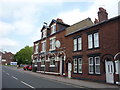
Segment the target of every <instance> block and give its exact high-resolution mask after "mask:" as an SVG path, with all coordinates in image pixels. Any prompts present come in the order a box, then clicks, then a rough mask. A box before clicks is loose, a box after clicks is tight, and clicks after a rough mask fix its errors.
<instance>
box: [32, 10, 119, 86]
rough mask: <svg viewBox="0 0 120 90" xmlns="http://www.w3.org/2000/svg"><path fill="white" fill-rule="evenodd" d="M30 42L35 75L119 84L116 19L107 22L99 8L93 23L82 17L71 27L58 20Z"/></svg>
mask: <svg viewBox="0 0 120 90" xmlns="http://www.w3.org/2000/svg"><path fill="white" fill-rule="evenodd" d="M41 32H42V37H41V39H40V40H38V41H35V42H34V54H33V65H34V66H36V67H37V72H41V73H47V74H56V75H61V76H66V77H68V78H76V79H82V80H92V81H100V82H106V83H113V84H118V83H119V82H120V79H119V78H120V69H119V68H120V67H119V66H120V62H119V60H120V16H116V17H113V18H111V19H108V13H107V12H106V10H105V9H104V8H99V11H98V19H95V21H94V23H93V22H92V21H91V19H90V18H86V19H84V20H82V21H80V22H78V23H76V24H73V25H71V26H69V25H67V24H65V23H64V22H63V21H62V20H61V19H57V20H52V21H51V23H50V25H49V26H43V28H42V29H41Z"/></svg>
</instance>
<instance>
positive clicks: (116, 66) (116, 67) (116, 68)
mask: <svg viewBox="0 0 120 90" xmlns="http://www.w3.org/2000/svg"><path fill="white" fill-rule="evenodd" d="M118 65H119V60H117V61H115V71H116V72H115V74H119V73H118V71H119V70H118Z"/></svg>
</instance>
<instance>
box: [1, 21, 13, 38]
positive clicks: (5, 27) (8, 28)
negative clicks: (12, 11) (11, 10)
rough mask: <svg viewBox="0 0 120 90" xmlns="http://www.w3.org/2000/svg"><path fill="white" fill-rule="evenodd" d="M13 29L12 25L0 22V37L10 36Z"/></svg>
mask: <svg viewBox="0 0 120 90" xmlns="http://www.w3.org/2000/svg"><path fill="white" fill-rule="evenodd" d="M14 29H15V27H14V25H13V24H10V23H6V22H2V21H0V33H1V34H0V36H5V35H8V34H10V33H11V32H12V31H13V30H14Z"/></svg>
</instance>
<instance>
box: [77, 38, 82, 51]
mask: <svg viewBox="0 0 120 90" xmlns="http://www.w3.org/2000/svg"><path fill="white" fill-rule="evenodd" d="M78 50H82V37H79V38H78Z"/></svg>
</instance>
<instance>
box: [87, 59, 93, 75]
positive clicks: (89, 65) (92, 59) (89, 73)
mask: <svg viewBox="0 0 120 90" xmlns="http://www.w3.org/2000/svg"><path fill="white" fill-rule="evenodd" d="M90 59H92V64H91V63H90ZM88 60H89V74H94V59H93V57H89V58H88ZM91 66H92V68H93V72H91V70H90V69H91V68H90V67H91Z"/></svg>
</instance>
